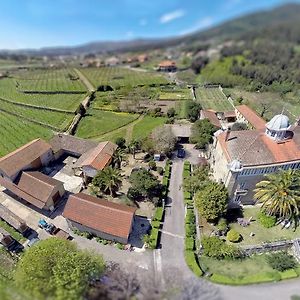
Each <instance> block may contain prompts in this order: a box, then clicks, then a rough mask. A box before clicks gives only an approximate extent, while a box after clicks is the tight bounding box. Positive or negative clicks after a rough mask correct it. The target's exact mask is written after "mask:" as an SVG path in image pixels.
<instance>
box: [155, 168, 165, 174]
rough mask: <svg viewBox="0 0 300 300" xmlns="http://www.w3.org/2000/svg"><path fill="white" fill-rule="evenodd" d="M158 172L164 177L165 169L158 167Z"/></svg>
mask: <svg viewBox="0 0 300 300" xmlns="http://www.w3.org/2000/svg"><path fill="white" fill-rule="evenodd" d="M156 171H157V173H158V174H159V175H163V174H164V169H163V168H162V167H156Z"/></svg>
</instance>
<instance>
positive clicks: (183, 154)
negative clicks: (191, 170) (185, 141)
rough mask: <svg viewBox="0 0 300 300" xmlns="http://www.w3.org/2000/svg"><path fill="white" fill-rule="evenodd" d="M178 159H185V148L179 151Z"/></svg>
mask: <svg viewBox="0 0 300 300" xmlns="http://www.w3.org/2000/svg"><path fill="white" fill-rule="evenodd" d="M177 157H178V158H184V157H185V150H184V149H183V148H180V149H178V150H177Z"/></svg>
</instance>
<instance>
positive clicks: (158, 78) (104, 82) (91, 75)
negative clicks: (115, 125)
mask: <svg viewBox="0 0 300 300" xmlns="http://www.w3.org/2000/svg"><path fill="white" fill-rule="evenodd" d="M80 71H81V73H82V74H84V76H86V77H87V79H88V80H89V81H90V82H91V83H92V84H93V85H94V86H95V87H99V86H111V87H112V88H113V89H117V88H120V87H122V86H139V85H162V84H168V83H169V82H168V81H167V79H166V78H165V77H164V76H162V75H160V74H156V73H153V72H151V73H150V72H138V71H133V70H130V69H126V68H118V67H102V68H82V69H80Z"/></svg>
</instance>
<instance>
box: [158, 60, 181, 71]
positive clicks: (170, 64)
mask: <svg viewBox="0 0 300 300" xmlns="http://www.w3.org/2000/svg"><path fill="white" fill-rule="evenodd" d="M157 70H158V71H161V72H176V71H177V67H176V62H175V61H172V60H164V61H162V62H160V63H159V65H158V69H157Z"/></svg>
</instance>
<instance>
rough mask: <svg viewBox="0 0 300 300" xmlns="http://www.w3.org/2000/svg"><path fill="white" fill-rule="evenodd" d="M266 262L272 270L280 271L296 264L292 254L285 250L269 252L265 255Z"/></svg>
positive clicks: (291, 267)
mask: <svg viewBox="0 0 300 300" xmlns="http://www.w3.org/2000/svg"><path fill="white" fill-rule="evenodd" d="M267 262H268V264H269V265H270V266H271V267H272V268H273V269H274V270H277V271H280V272H283V271H286V270H289V269H293V268H295V267H296V265H297V263H296V260H295V258H294V256H292V255H290V254H288V253H287V252H285V251H283V252H276V253H271V254H269V255H268V256H267Z"/></svg>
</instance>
